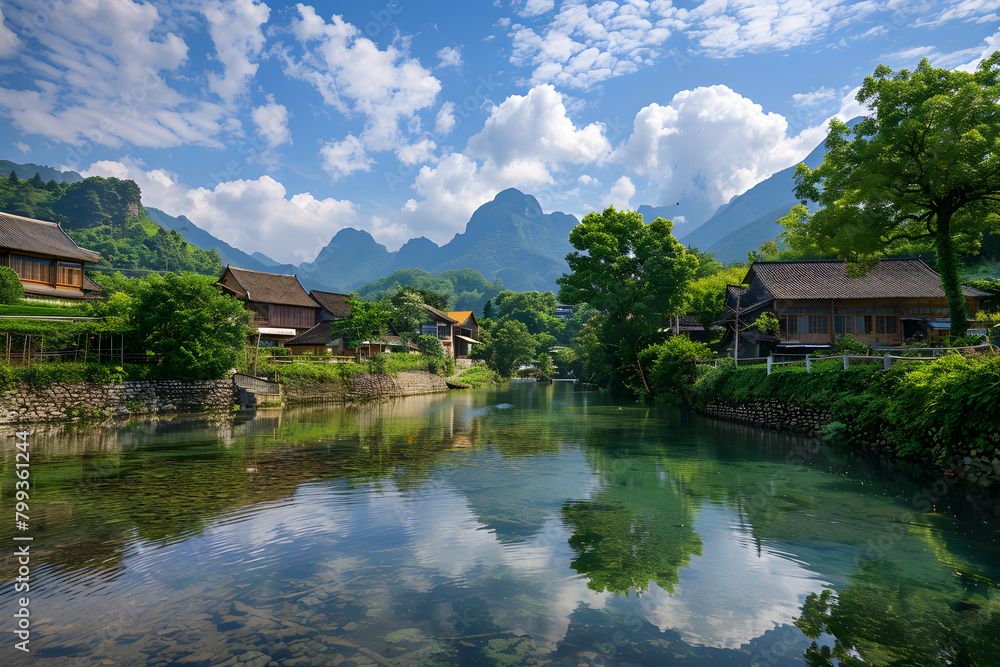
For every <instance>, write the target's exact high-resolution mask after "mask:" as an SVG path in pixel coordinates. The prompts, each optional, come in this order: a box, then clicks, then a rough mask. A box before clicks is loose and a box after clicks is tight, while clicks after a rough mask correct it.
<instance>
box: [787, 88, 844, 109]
mask: <svg viewBox="0 0 1000 667" xmlns="http://www.w3.org/2000/svg"><path fill="white" fill-rule="evenodd" d="M835 99H837V91H836V90H834V89H833V88H827V87H825V86H824V87H822V88H819V89H818V90H814V91H812V92H808V93H795V94H794V95H792V104H794V105H795V106H797V107H814V106H819V105H822V104H827V103H829V102H832V101H833V100H835Z"/></svg>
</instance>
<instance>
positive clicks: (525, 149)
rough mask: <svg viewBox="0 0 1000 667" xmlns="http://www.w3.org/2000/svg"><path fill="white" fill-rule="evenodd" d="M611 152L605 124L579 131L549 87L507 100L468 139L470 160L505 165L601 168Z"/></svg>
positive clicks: (546, 85) (532, 90)
mask: <svg viewBox="0 0 1000 667" xmlns="http://www.w3.org/2000/svg"><path fill="white" fill-rule="evenodd" d="M610 151H611V144H610V142H608V140H607V138H606V137H605V136H604V125H603V124H601V123H591V124H590V125H587V126H585V127H582V128H577V127H576V125H574V123H573V121H572V120H571V119H570V118H569V117H568V116H567V114H566V106H565V105H564V104H563V97H562V95H561V94H560V93H559V92H557V91H556V89H555V88H554V87H553V86H551V85H548V84H545V85H541V86H536V87H535V88H532V89H531V90H529V91H528V94H527V95H511V96H510V97H508V98H507V99H506V100H504V101H503V102H502V103H501V104H500V105H499V106H497V107H495V108H494V109H493V111H492V113H490V116H489V118H487V119H486V123H485V125H484V126H483V129H482V131H481V132H479V133H478V134H476V135H475V136H474V137H472V138H471V139H469V153H470V154H471V155H473V156H477V157H482V158H485V159H489V160H492V161H494V162H496V163H497V164H499V165H501V166H503V165H507V164H510V163H511V162H515V161H520V162H524V161H533V160H536V161H539V162H541V163H543V164H546V165H552V164H558V163H560V162H571V163H575V164H590V163H595V162H598V163H599V162H601V161H603V159H604V158H605V157H606V156H607V155H608V153H609V152H610Z"/></svg>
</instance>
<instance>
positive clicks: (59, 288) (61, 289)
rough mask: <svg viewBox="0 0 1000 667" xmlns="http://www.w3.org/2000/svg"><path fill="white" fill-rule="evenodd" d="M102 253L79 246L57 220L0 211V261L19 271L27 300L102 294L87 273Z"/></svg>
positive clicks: (55, 299) (47, 299) (75, 299)
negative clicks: (88, 264) (49, 220)
mask: <svg viewBox="0 0 1000 667" xmlns="http://www.w3.org/2000/svg"><path fill="white" fill-rule="evenodd" d="M99 261H101V255H100V253H98V252H95V251H93V250H87V249H86V248H81V247H80V246H78V245H77V244H76V243H75V242H74V241H73V239H71V238H70V237H69V236H68V235H67V234H66V232H64V231H63V229H62V227H60V226H59V224H58V223H55V222H46V221H44V220H34V219H33V218H25V217H23V216H20V215H13V214H10V213H2V212H0V263H2V265H3V266H9V267H10V268H12V269H14V272H15V273H17V276H18V278H20V279H21V285H22V286H23V287H24V296H25V298H28V299H38V300H45V301H53V300H54V301H63V300H68V301H79V300H80V299H86V298H90V297H93V296H96V295H99V294H100V292H101V288H100V286H99V285H98V284H97V283H95V282H94V281H93V280H91V279H90V278H88V277H87V276H85V275H84V273H83V270H84V268H85V267H86V265H87V263H91V264H95V263H97V262H99Z"/></svg>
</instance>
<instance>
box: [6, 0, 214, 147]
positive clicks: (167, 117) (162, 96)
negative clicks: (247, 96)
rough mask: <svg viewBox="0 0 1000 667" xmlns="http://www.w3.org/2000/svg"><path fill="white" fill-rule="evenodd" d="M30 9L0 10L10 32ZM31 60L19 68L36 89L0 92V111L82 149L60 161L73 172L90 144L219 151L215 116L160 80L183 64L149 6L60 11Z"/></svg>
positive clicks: (116, 1)
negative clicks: (188, 146) (195, 147)
mask: <svg viewBox="0 0 1000 667" xmlns="http://www.w3.org/2000/svg"><path fill="white" fill-rule="evenodd" d="M35 9H37V8H33V7H24V6H13V5H6V6H5V10H6V11H7V16H6V18H7V19H8V20H9V21H10V22H11V23H12V24H14V25H29V24H31V23H30V22H31V21H32V20H33V18H34V14H33V12H34V10H35ZM34 43H35V45H36V48H35V50H34V54H35V55H33V56H32V57H31V58H22V59H20V60H19V61H18V65H19V67H23V68H24V70H25V71H26V73H27V74H28V76H29V77H30V78H31V79H32V80H33V81H34V85H35V89H24V90H18V89H15V88H0V113H2V114H3V115H5V116H7V117H9V118H10V119H11V122H12V124H13V125H14V126H15V127H16V128H17V129H19V130H21V131H23V132H27V133H34V134H41V135H43V136H45V137H47V138H49V139H53V140H57V141H62V142H66V143H72V144H78V145H79V144H83V149H84V150H82V151H79V152H74V151H73V150H71V151H70V153H69V154H68V155H67V158H66V161H67V162H68V163H70V164H71V165H73V164H76V165H77V166H79V161H80V159H82V158H81V156H82V155H83V154H85V153H86V152H89V149H88V148H87V147H92V146H93V144H98V145H105V146H119V145H121V144H123V143H131V144H133V145H136V146H147V147H158V148H163V147H169V146H177V145H181V144H201V145H207V146H215V147H219V146H221V143H220V142H219V141H217V140H216V138H215V137H216V135H217V134H218V133H219V132H220V129H221V123H222V119H223V109H222V108H221V107H220V106H218V105H216V104H212V103H208V102H204V101H197V100H193V99H187V98H186V97H185V96H184V95H182V94H181V93H180V92H178V91H177V90H175V89H173V88H171V87H170V86H169V85H168V84H167V82H166V80H165V78H164V77H163V76H162V75H161V72H167V73H170V72H174V71H176V70H178V69H179V68H180V67H181V66H182V65H183V64H184V63H185V62H186V61H187V51H188V48H187V45H186V44H185V43H184V41H183V40H182V39H181V38H180V37H178V36H177V35H176V34H174V33H172V32H166V31H165V30H164V28H163V21H162V20H161V17H160V15H159V13H158V10H157V8H156V7H155V6H154V5H151V4H138V3H134V2H132V1H131V0H107V1H105V2H97V0H85V1H81V2H71V3H67V4H64V5H60V10H59V11H57V12H52V13H50V14H49V15H48V16H47V22H46V23H45V25H44V27H43V28H42V29H40V30H38V32H37V33H36V35H35V38H34Z"/></svg>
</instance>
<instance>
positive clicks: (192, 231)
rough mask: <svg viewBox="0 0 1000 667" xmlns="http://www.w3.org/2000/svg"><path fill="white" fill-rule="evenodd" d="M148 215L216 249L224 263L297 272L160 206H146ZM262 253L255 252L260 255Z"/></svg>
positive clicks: (200, 244) (187, 238) (191, 240)
mask: <svg viewBox="0 0 1000 667" xmlns="http://www.w3.org/2000/svg"><path fill="white" fill-rule="evenodd" d="M145 209H146V215H148V216H149V219H150V220H152V221H153V222H155V223H156V224H158V225H159V226H160V227H163V228H164V229H172V230H174V231H175V232H177V233H178V234H180V235H181V236H183V237H184V240H185V241H187V242H188V243H191V244H194V245H196V246H198V247H199V248H201V249H203V250H214V251H215V254H217V255H218V256H219V261H221V262H222V263H223V264H232V265H233V266H237V267H239V268H241V269H251V270H253V271H267V272H269V273H288V274H291V273H295V271H296V269H297V267H295V266H294V265H292V264H284V265H281V264H278V263H277V262H275V261H274V260H273V259H271V258H270V257H267V256H266V255H260V256H261V257H263V258H264V259H266V260H267V262H264V261H262V260H260V259H259V258H257V257H255V256H252V255H248V254H246V253H245V252H243V251H242V250H240V249H239V248H234V247H233V246H231V245H229V244H228V243H226V242H225V241H222V240H220V239H218V238H216V237H214V236H212V235H211V234H209V233H208V232H206V231H205V230H204V229H202V228H200V227H199V226H198V225H196V224H194V223H193V222H191V221H190V220H189V219H188V218H187V217H185V216H183V215H182V216H180V217H176V218H175V217H173V216H171V215H167V214H166V213H164V212H163V211H161V210H160V209H158V208H153V207H152V206H146V207H145ZM259 254H260V253H255V255H259Z"/></svg>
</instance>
